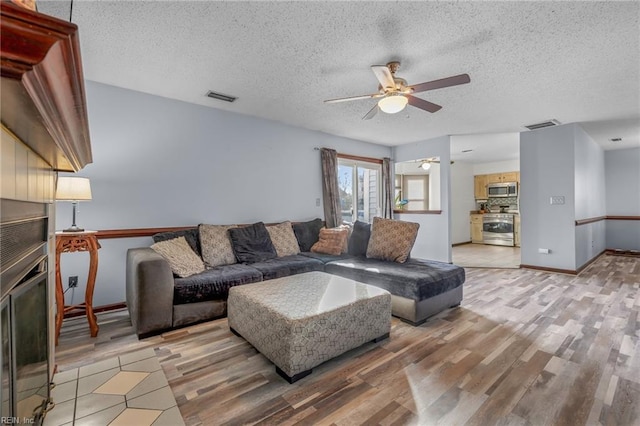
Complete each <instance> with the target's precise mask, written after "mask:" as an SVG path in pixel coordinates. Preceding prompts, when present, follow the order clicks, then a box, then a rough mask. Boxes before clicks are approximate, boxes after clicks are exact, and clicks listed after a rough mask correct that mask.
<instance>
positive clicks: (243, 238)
mask: <svg viewBox="0 0 640 426" xmlns="http://www.w3.org/2000/svg"><path fill="white" fill-rule="evenodd" d="M229 238H231V245H232V247H233V252H234V253H235V255H236V259H238V262H240V263H255V262H263V261H265V260H269V259H273V258H275V257H277V253H276V249H275V248H274V247H273V243H272V242H271V237H269V232H268V231H267V228H266V227H265V226H264V223H262V222H258V223H254V224H253V225H249V226H242V227H238V228H233V229H229Z"/></svg>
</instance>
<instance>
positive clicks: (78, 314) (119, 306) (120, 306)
mask: <svg viewBox="0 0 640 426" xmlns="http://www.w3.org/2000/svg"><path fill="white" fill-rule="evenodd" d="M126 307H127V304H126V303H125V302H120V303H112V304H110V305H101V306H94V307H93V313H94V314H99V313H100V312H109V311H117V310H118V309H124V308H126ZM85 315H86V313H85V312H81V311H76V312H67V313H65V314H64V317H65V318H75V317H83V316H85Z"/></svg>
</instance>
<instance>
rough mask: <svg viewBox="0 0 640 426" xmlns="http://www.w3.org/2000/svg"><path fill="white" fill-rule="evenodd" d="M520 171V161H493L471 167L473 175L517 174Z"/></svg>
mask: <svg viewBox="0 0 640 426" xmlns="http://www.w3.org/2000/svg"><path fill="white" fill-rule="evenodd" d="M519 170H520V160H506V161H493V162H490V163H476V164H474V165H473V174H474V175H488V174H491V173H502V172H517V171H519Z"/></svg>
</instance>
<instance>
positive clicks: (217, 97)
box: [207, 90, 238, 102]
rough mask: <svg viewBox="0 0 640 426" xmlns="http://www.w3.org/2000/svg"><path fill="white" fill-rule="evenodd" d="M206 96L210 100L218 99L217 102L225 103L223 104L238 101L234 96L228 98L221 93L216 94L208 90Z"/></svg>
mask: <svg viewBox="0 0 640 426" xmlns="http://www.w3.org/2000/svg"><path fill="white" fill-rule="evenodd" d="M207 96H208V97H210V98H213V99H218V100H219V101H225V102H233V101H235V100H236V99H238V98H236V97H235V96H229V95H224V94H222V93H216V92H214V91H212V90H209V91H208V92H207Z"/></svg>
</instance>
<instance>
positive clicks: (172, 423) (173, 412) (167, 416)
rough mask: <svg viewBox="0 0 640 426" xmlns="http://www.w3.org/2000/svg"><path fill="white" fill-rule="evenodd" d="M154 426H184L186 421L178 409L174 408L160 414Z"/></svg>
mask: <svg viewBox="0 0 640 426" xmlns="http://www.w3.org/2000/svg"><path fill="white" fill-rule="evenodd" d="M153 426H184V420H183V419H182V415H181V414H180V410H178V407H173V408H170V409H168V410H166V411H165V412H163V413H162V414H160V417H158V420H156V421H155V422H153Z"/></svg>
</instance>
